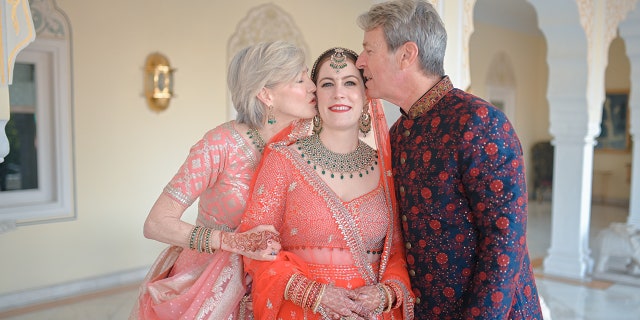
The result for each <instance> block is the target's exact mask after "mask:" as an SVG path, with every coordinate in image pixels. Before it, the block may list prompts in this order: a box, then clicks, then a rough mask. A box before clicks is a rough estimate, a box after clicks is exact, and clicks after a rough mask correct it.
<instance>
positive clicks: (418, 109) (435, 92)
mask: <svg viewBox="0 0 640 320" xmlns="http://www.w3.org/2000/svg"><path fill="white" fill-rule="evenodd" d="M452 89H453V84H452V83H451V80H449V76H444V77H443V78H442V79H441V80H440V82H438V83H436V85H434V86H433V87H432V88H431V89H429V90H428V91H427V92H426V93H425V94H424V95H423V96H422V97H421V98H420V99H418V101H416V102H415V103H414V104H413V105H412V106H411V108H410V109H409V112H408V114H407V116H408V117H409V119H415V118H417V117H419V116H421V115H423V114H424V113H425V112H427V111H429V110H431V108H433V106H435V105H436V103H438V102H439V101H440V99H442V97H444V95H446V94H447V93H449V91H451V90H452Z"/></svg>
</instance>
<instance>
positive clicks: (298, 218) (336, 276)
mask: <svg viewBox="0 0 640 320" xmlns="http://www.w3.org/2000/svg"><path fill="white" fill-rule="evenodd" d="M371 110H372V114H373V124H374V131H375V133H376V134H375V137H376V139H375V140H376V141H375V143H376V146H377V147H378V165H379V168H380V170H379V171H376V172H380V174H381V177H380V182H379V185H378V187H377V188H375V189H373V190H371V191H370V192H368V193H366V194H364V195H362V196H360V197H358V198H355V199H353V200H351V201H343V200H341V199H340V198H339V197H338V196H337V195H336V194H335V193H334V192H333V190H332V189H330V188H329V187H328V185H327V184H326V183H325V182H324V181H323V180H322V178H321V177H320V176H319V175H318V173H316V171H315V170H314V168H313V167H312V165H309V163H308V162H307V160H306V159H305V158H303V157H301V155H300V154H299V153H298V152H297V151H296V150H294V149H293V148H295V146H289V147H287V146H283V145H279V146H274V147H272V148H270V149H269V150H267V151H268V152H265V155H264V160H263V161H262V164H261V168H260V169H259V173H258V174H257V176H256V180H255V181H254V183H255V186H254V187H253V190H254V191H253V193H252V198H251V199H250V203H249V205H248V206H247V211H246V212H245V215H244V217H243V220H242V224H241V226H240V227H239V230H248V229H250V228H252V227H254V226H256V225H259V224H272V225H274V226H275V227H276V229H277V230H278V231H279V232H280V236H281V240H282V241H281V243H282V247H283V248H282V250H283V251H281V252H280V254H278V256H277V259H276V260H275V261H256V260H251V259H248V258H246V257H244V258H243V259H244V262H245V267H246V268H247V269H246V271H248V273H249V274H250V275H251V276H252V277H253V279H254V280H253V284H252V299H253V311H254V315H255V317H256V319H261V320H262V319H269V320H272V319H273V320H274V319H278V320H285V319H286V320H295V319H310V320H311V319H327V316H328V315H327V314H323V312H317V313H314V312H313V311H311V310H310V309H306V308H305V309H303V308H301V307H299V306H298V305H296V304H294V303H293V302H291V301H290V300H285V299H284V292H285V291H286V287H287V284H288V282H289V279H290V278H291V276H292V275H293V274H302V275H303V276H305V277H306V278H309V279H311V280H313V281H317V282H320V283H330V284H333V285H335V286H338V287H343V288H349V289H354V288H358V287H361V286H365V285H374V284H377V283H384V284H394V285H396V286H397V287H398V288H401V290H402V294H401V296H399V297H398V300H399V301H398V302H397V303H396V307H394V308H393V309H392V310H391V311H390V312H385V313H384V314H382V315H377V316H375V319H405V320H407V319H413V305H414V296H413V293H412V292H411V290H410V284H409V275H408V273H407V269H406V262H405V256H404V249H403V244H402V235H401V231H400V221H399V216H398V215H397V213H396V212H397V211H396V209H395V199H394V194H393V182H392V180H391V171H390V163H389V145H388V136H387V128H386V122H385V120H384V114H383V113H382V108H381V105H380V102H379V101H377V100H374V101H373V103H372V105H371ZM354 183H357V181H356V180H354ZM374 256H375V257H374Z"/></svg>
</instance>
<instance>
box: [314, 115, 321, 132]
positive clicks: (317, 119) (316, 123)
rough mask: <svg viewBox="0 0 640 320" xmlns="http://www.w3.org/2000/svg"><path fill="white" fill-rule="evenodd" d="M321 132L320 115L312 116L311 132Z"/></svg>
mask: <svg viewBox="0 0 640 320" xmlns="http://www.w3.org/2000/svg"><path fill="white" fill-rule="evenodd" d="M320 132H322V118H320V115H317V114H316V115H315V116H313V133H315V134H320Z"/></svg>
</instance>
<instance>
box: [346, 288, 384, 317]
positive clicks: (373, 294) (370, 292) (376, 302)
mask: <svg viewBox="0 0 640 320" xmlns="http://www.w3.org/2000/svg"><path fill="white" fill-rule="evenodd" d="M354 292H355V293H356V294H357V296H356V298H355V299H354V301H355V302H357V303H359V304H360V305H361V306H362V310H363V313H360V315H361V316H363V317H371V316H372V315H373V314H374V313H375V311H376V309H378V310H380V309H379V308H380V306H381V305H382V304H383V303H385V299H386V298H385V296H383V294H384V293H382V292H380V289H379V288H378V286H376V285H370V286H364V287H360V288H357V289H355V290H354ZM383 307H384V306H383Z"/></svg>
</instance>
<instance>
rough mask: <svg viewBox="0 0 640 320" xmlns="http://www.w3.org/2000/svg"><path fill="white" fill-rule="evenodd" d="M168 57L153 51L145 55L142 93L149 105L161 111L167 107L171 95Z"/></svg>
mask: <svg viewBox="0 0 640 320" xmlns="http://www.w3.org/2000/svg"><path fill="white" fill-rule="evenodd" d="M174 71H175V69H173V68H171V65H170V64H169V59H167V57H165V56H164V55H163V54H161V53H158V52H154V53H152V54H150V55H149V56H147V61H146V62H145V74H144V93H145V96H146V97H147V103H148V104H149V107H150V108H151V109H152V110H154V111H163V110H165V109H167V108H168V107H169V102H170V101H171V98H172V97H173V83H174V80H173V72H174Z"/></svg>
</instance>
